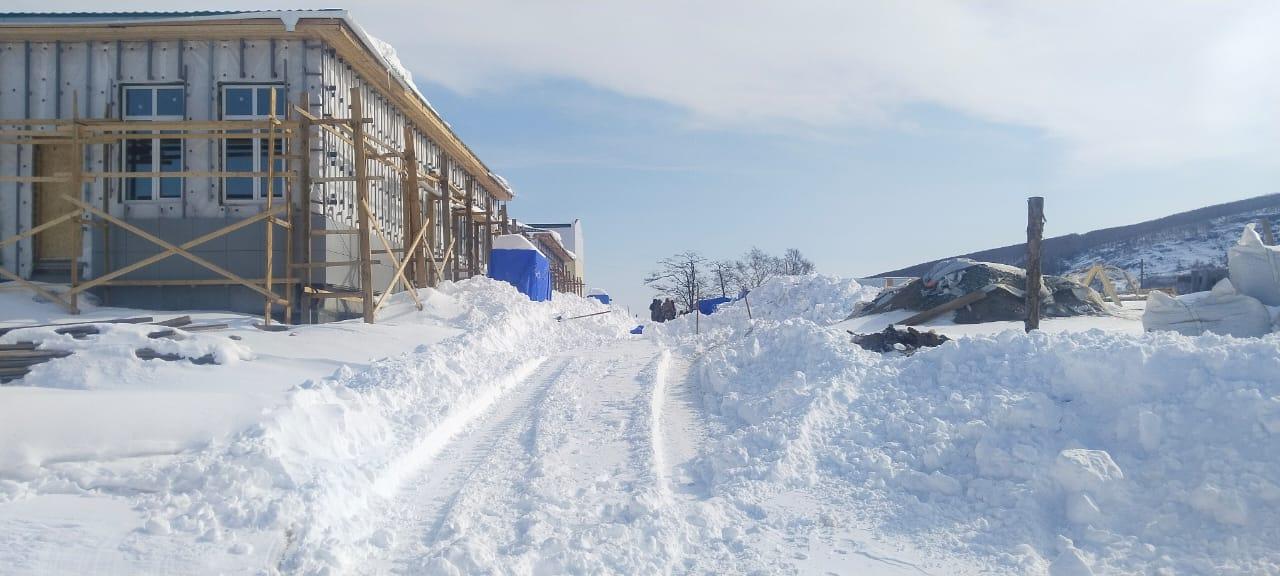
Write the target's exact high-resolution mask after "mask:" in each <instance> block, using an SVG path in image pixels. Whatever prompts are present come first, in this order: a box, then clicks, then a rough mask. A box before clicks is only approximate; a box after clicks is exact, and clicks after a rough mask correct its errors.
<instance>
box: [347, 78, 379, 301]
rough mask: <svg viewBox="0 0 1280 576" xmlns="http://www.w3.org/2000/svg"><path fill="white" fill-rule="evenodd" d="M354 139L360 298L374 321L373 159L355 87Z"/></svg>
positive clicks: (362, 106) (352, 97)
mask: <svg viewBox="0 0 1280 576" xmlns="http://www.w3.org/2000/svg"><path fill="white" fill-rule="evenodd" d="M351 143H352V146H353V147H355V164H356V222H357V223H358V224H359V228H360V259H359V260H360V262H359V265H360V301H361V304H362V305H363V306H362V308H363V312H364V321H365V323H366V324H373V321H374V318H373V249H372V247H371V246H370V241H371V240H372V238H370V237H369V211H368V210H367V209H366V208H365V207H366V206H368V204H369V200H368V198H369V178H368V172H369V162H368V159H367V158H366V152H365V137H364V104H363V103H362V102H361V100H360V89H359V88H352V89H351Z"/></svg>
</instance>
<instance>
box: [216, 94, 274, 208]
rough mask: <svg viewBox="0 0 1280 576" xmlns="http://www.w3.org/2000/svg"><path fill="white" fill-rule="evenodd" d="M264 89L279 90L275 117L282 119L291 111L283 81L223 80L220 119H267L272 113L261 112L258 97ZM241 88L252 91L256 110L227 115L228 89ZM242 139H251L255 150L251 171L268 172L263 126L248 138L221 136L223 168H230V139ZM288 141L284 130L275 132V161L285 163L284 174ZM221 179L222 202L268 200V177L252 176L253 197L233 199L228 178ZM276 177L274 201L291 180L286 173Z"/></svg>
mask: <svg viewBox="0 0 1280 576" xmlns="http://www.w3.org/2000/svg"><path fill="white" fill-rule="evenodd" d="M264 88H265V89H274V90H276V112H277V113H276V118H277V119H280V120H283V119H284V116H285V113H286V112H287V111H288V102H287V99H288V97H287V94H288V85H287V84H286V83H284V82H223V83H220V84H219V85H218V119H219V120H223V121H227V120H266V119H268V118H269V117H270V113H268V114H258V97H259V95H260V94H259V91H260V90H262V89H264ZM242 89H244V90H249V91H250V93H251V94H252V95H253V96H252V99H251V100H250V103H249V106H250V109H251V110H252V111H253V113H251V114H228V113H227V105H228V103H229V101H230V99H229V98H228V96H227V93H228V91H229V90H242ZM267 98H268V99H270V95H268V96H267ZM266 105H268V106H269V105H270V104H266ZM241 139H248V140H251V141H252V142H253V152H252V153H251V158H252V161H253V167H252V170H249V172H266V171H267V166H266V156H265V155H263V150H264V149H265V148H266V142H267V132H266V130H262V129H255V130H253V131H252V132H251V133H248V134H246V138H223V139H222V143H221V145H220V149H221V150H220V160H221V166H222V167H223V170H224V171H228V170H227V169H226V166H227V144H228V143H229V142H230V141H231V140H241ZM288 140H289V139H288V138H285V137H284V134H283V133H281V132H277V133H276V142H277V144H276V145H277V146H278V147H279V152H278V155H277V157H276V161H277V162H280V163H283V164H284V165H283V166H281V167H279V168H278V171H279V172H282V173H283V172H284V171H285V170H287V169H288V163H287V162H284V155H286V154H288V153H289V142H288ZM235 178H240V177H238V176H237V177H235ZM219 180H220V182H221V188H222V190H221V192H220V194H219V196H220V198H221V200H222V203H223V204H256V203H262V202H266V201H267V196H266V189H265V188H266V186H265V184H266V177H265V176H259V177H254V178H251V180H252V183H253V197H252V198H231V197H229V196H227V192H228V186H227V180H228V177H227V176H223V177H221V178H219ZM276 180H277V182H279V183H280V186H277V187H276V188H275V189H273V201H274V200H282V199H284V187H285V186H288V180H287V179H286V178H284V177H283V176H277V177H276Z"/></svg>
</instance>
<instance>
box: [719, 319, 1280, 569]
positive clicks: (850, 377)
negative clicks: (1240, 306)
mask: <svg viewBox="0 0 1280 576" xmlns="http://www.w3.org/2000/svg"><path fill="white" fill-rule="evenodd" d="M700 373H701V385H702V388H703V400H704V402H705V404H706V406H707V408H708V410H710V411H711V412H712V413H714V414H716V415H718V416H719V417H720V418H721V419H722V420H723V421H724V422H725V423H726V425H727V427H728V430H727V433H726V434H725V436H724V437H723V438H722V439H720V440H719V442H718V445H717V446H715V447H714V449H712V450H710V451H709V455H708V456H707V457H706V458H705V460H704V461H703V462H702V466H703V474H704V475H705V476H706V477H707V478H708V483H709V484H710V485H712V486H715V487H716V488H715V490H716V491H717V492H718V493H719V494H721V495H722V496H723V497H724V498H726V499H728V500H730V501H734V502H737V503H738V505H739V506H740V507H742V508H743V509H744V510H752V509H755V507H756V506H757V504H756V503H757V502H759V501H760V499H761V496H760V495H761V494H765V493H770V492H773V493H777V492H782V491H786V490H792V489H800V490H807V491H809V492H811V493H817V494H820V499H821V500H822V501H823V502H824V503H825V505H826V507H827V508H826V509H825V511H823V512H819V513H818V514H819V517H822V516H821V514H831V515H834V516H833V517H835V518H839V517H849V516H857V517H861V518H862V519H863V520H865V521H868V522H871V523H872V524H874V525H875V526H876V529H877V530H879V531H882V532H883V533H885V534H892V535H895V537H904V538H907V539H908V540H911V541H915V542H917V543H918V544H919V545H921V546H923V547H926V548H932V549H936V550H938V551H941V552H944V553H947V554H961V555H973V556H974V557H977V558H981V559H982V560H983V561H984V562H987V563H989V564H990V565H991V566H992V567H993V568H994V569H996V570H997V571H1008V572H1016V573H1029V574H1044V573H1049V574H1067V573H1071V574H1079V573H1090V572H1095V573H1113V572H1134V573H1155V572H1157V571H1161V570H1169V571H1171V572H1170V573H1275V572H1277V571H1278V570H1280V548H1278V547H1277V546H1276V542H1280V485H1277V482H1280V480H1277V479H1280V379H1276V378H1274V376H1273V375H1275V374H1277V373H1280V338H1277V337H1275V336H1269V337H1266V338H1262V339H1235V338H1230V337H1219V336H1212V335H1206V336H1201V337H1195V338H1189V337H1186V336H1181V335H1175V334H1149V335H1143V336H1129V335H1120V334H1109V333H1104V332H1101V331H1090V332H1082V333H1068V334H1055V335H1049V334H1041V333H1036V334H1031V335H1025V334H1021V333H1017V332H1012V331H1011V332H1005V333H1002V334H999V335H995V336H980V337H968V338H960V339H958V340H954V341H951V342H947V343H945V344H943V345H942V346H940V347H938V348H933V349H928V350H924V351H921V352H920V353H918V354H916V355H914V356H911V357H907V358H903V357H900V356H898V355H893V354H890V355H880V354H876V353H871V352H866V351H863V350H861V349H858V348H857V347H856V346H854V345H852V344H850V343H848V342H847V340H846V338H845V337H844V336H843V335H841V334H838V333H836V332H835V331H833V330H830V329H826V328H823V327H820V326H817V325H815V324H813V323H812V322H809V321H807V320H802V319H793V320H786V321H780V322H760V323H756V325H755V327H754V330H752V331H751V333H749V334H740V337H738V338H733V339H729V340H726V341H725V343H724V344H723V345H722V346H719V347H715V348H712V349H711V350H709V351H707V352H706V353H705V356H704V358H703V360H702V362H701V364H700ZM1071 570H1075V572H1072V571H1071Z"/></svg>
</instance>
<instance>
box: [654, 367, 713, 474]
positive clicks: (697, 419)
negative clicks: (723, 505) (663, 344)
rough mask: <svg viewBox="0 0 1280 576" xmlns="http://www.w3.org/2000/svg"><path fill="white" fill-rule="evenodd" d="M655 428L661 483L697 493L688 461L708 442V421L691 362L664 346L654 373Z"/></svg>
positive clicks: (697, 454)
mask: <svg viewBox="0 0 1280 576" xmlns="http://www.w3.org/2000/svg"><path fill="white" fill-rule="evenodd" d="M650 410H651V416H652V418H651V424H650V426H651V428H652V433H653V445H654V470H655V474H656V476H657V478H658V481H659V484H660V485H662V486H664V488H663V489H664V490H665V491H667V492H668V493H670V494H672V495H683V496H685V497H686V499H689V498H692V497H693V496H694V491H695V490H694V488H695V483H694V482H693V480H692V479H691V478H690V476H689V474H688V471H687V470H686V467H687V465H688V464H689V463H690V462H692V461H693V460H694V459H695V458H697V457H698V456H699V455H700V454H701V452H702V450H703V448H704V447H705V445H706V442H707V438H708V437H709V433H708V431H707V422H706V419H705V415H704V414H703V411H702V409H701V408H700V407H699V401H698V398H697V394H696V391H695V389H694V383H693V382H692V381H691V374H690V362H689V360H688V359H686V358H684V357H682V356H678V355H674V354H672V353H671V351H670V350H663V351H662V355H661V356H660V358H659V360H658V366H657V371H656V373H655V375H654V384H653V393H652V407H651V408H650Z"/></svg>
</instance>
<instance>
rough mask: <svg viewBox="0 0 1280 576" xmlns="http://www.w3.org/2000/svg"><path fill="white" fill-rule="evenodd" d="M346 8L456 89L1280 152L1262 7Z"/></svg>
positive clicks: (1169, 150)
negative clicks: (531, 89)
mask: <svg viewBox="0 0 1280 576" xmlns="http://www.w3.org/2000/svg"><path fill="white" fill-rule="evenodd" d="M13 3H14V4H16V6H14V8H13V9H17V10H22V9H33V10H48V9H101V6H100V4H99V3H97V2H77V1H70V2H59V1H56V0H54V1H51V2H39V3H37V2H30V1H27V0H16V1H15V2H13ZM326 4H327V3H326ZM297 5H298V3H294V2H286V3H284V5H283V6H297ZM169 6H170V4H165V3H161V2H137V3H132V4H131V5H130V6H129V8H130V9H145V8H147V7H151V8H167V7H169ZM225 7H260V4H252V3H248V2H235V1H232V2H229V3H227V5H226V6H225ZM351 9H352V11H353V12H354V14H355V15H356V18H357V19H358V20H359V21H360V22H362V23H363V25H364V26H365V27H366V28H367V29H369V30H370V31H371V32H372V33H374V34H375V35H378V36H380V37H383V38H385V39H386V40H388V41H390V42H392V43H393V44H394V45H395V46H396V47H397V50H398V51H399V53H400V54H401V55H402V56H403V59H404V60H405V61H406V63H407V64H408V65H409V66H410V67H411V68H412V69H413V71H414V73H415V74H416V75H419V76H421V77H423V78H425V79H429V80H431V81H433V82H436V83H440V84H443V85H445V86H447V87H449V88H450V89H453V90H457V91H461V92H473V91H479V90H495V91H507V92H511V93H514V94H518V93H519V90H520V87H521V86H522V85H528V84H529V83H530V82H538V81H542V80H545V79H547V78H564V79H571V80H575V81H581V82H584V83H587V84H589V85H592V86H595V87H598V88H601V89H604V90H609V91H612V92H615V93H618V94H622V95H626V96H628V97H634V98H645V99H651V100H655V101H659V102H663V103H667V104H670V105H672V106H675V107H678V108H679V109H682V110H686V111H688V113H689V114H690V120H689V122H690V123H691V124H693V125H697V126H703V127H705V126H711V127H721V128H730V129H743V128H744V127H745V128H748V129H750V128H752V127H765V129H768V130H775V129H778V127H779V126H781V127H784V129H787V128H786V127H790V128H789V129H792V130H800V131H806V132H812V131H814V130H815V129H816V130H830V129H839V128H841V127H844V126H848V125H867V124H875V125H890V126H891V125H893V124H894V123H896V122H897V121H898V120H899V116H900V114H901V112H902V110H903V109H904V108H906V107H909V106H911V105H914V104H927V105H932V106H939V107H942V108H946V109H950V110H954V111H958V112H961V113H963V114H966V115H969V116H972V117H975V118H979V119H983V120H986V121H991V122H997V123H1004V124H1009V125H1016V126H1022V127H1029V128H1032V129H1036V130H1040V131H1043V133H1044V134H1045V135H1046V136H1047V137H1048V138H1052V139H1055V140H1058V141H1060V142H1062V143H1063V144H1064V145H1065V146H1066V147H1067V149H1068V150H1069V151H1071V152H1072V153H1073V154H1074V156H1075V157H1076V158H1078V159H1080V160H1084V161H1088V162H1100V163H1110V164H1118V165H1131V166H1142V165H1160V164H1164V163H1171V162H1181V161H1188V160H1206V159H1220V158H1235V159H1244V160H1256V161H1257V162H1260V163H1264V164H1272V163H1274V162H1275V160H1273V159H1274V158H1276V157H1280V113H1277V112H1276V111H1275V110H1276V109H1277V107H1276V105H1275V102H1277V101H1280V35H1277V34H1275V30H1278V29H1280V4H1276V3H1274V2H1230V3H1223V2H1203V1H1199V0H1190V1H1187V0H1181V1H1180V0H1172V1H1166V0H1159V1H1157V0H1145V1H1135V2H1121V3H1116V2H1101V1H1085V2H1048V1H1046V2H1022V1H1016V2H1015V1H988V2H965V3H960V2H925V1H912V0H904V1H901V2H881V1H862V0H812V1H804V2H773V1H763V0H745V1H744V0H699V1H692V2H690V1H685V0H653V1H649V2H631V1H623V0H600V1H593V2H582V1H580V0H542V1H538V2H528V1H526V0H467V1H465V2H446V1H435V2H430V3H425V4H424V3H421V2H405V1H395V2H368V3H363V4H360V5H358V6H355V5H353V6H351Z"/></svg>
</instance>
